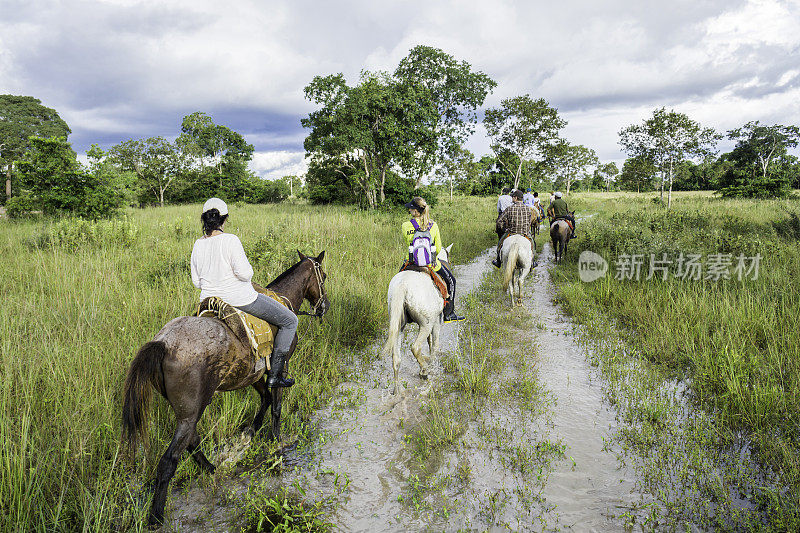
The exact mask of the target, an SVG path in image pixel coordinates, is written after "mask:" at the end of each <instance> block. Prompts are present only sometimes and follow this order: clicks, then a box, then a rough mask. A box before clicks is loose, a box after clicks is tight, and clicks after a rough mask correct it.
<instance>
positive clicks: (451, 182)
mask: <svg viewBox="0 0 800 533" xmlns="http://www.w3.org/2000/svg"><path fill="white" fill-rule="evenodd" d="M450 201H451V202H452V201H453V176H450Z"/></svg>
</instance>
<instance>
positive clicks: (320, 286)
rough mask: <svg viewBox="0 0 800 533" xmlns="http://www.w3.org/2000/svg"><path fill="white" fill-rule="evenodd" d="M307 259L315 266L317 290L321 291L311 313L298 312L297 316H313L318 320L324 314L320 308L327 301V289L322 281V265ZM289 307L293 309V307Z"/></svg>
mask: <svg viewBox="0 0 800 533" xmlns="http://www.w3.org/2000/svg"><path fill="white" fill-rule="evenodd" d="M306 259H308V260H309V261H311V264H312V265H314V278H316V280H317V288H318V289H319V298H317V301H316V302H315V303H314V307H312V308H311V312H310V313H308V312H306V311H298V312H297V316H301V315H305V316H313V317H316V318H322V314H321V313H320V312H319V306H320V304H322V301H323V300H324V299H325V287H324V285H323V284H324V281H323V280H322V271H321V265H320V264H319V263H317V262H316V261H314V260H313V259H311V258H310V257H307V258H306ZM289 307H290V308H291V306H289Z"/></svg>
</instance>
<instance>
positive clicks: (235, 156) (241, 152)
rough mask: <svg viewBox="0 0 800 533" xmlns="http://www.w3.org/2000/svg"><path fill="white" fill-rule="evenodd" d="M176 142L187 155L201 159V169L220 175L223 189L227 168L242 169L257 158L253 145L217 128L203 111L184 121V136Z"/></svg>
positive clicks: (226, 129)
mask: <svg viewBox="0 0 800 533" xmlns="http://www.w3.org/2000/svg"><path fill="white" fill-rule="evenodd" d="M175 142H176V143H177V144H178V145H179V146H180V147H181V148H182V150H183V151H184V152H185V153H187V154H188V155H191V156H193V157H195V158H197V160H198V163H199V166H200V168H201V169H204V168H205V167H207V166H210V167H211V168H213V169H214V170H215V171H216V174H217V176H218V178H219V186H220V188H222V186H223V177H224V176H225V175H227V174H229V173H226V172H223V169H224V167H225V165H226V164H227V166H228V167H231V166H233V167H240V166H242V165H241V164H242V163H245V166H246V163H247V162H248V161H250V160H251V159H252V158H253V151H254V148H253V145H252V144H248V143H247V142H246V141H245V140H244V137H242V135H241V134H239V133H237V132H235V131H233V130H232V129H230V128H229V127H227V126H222V125H220V124H215V123H214V121H213V120H211V117H209V116H208V115H206V114H205V113H202V112H200V111H196V112H194V113H192V114H191V115H187V116H185V117H183V120H182V121H181V134H180V136H178V138H177V139H176V141H175ZM206 160H208V161H206ZM207 162H208V163H210V165H207Z"/></svg>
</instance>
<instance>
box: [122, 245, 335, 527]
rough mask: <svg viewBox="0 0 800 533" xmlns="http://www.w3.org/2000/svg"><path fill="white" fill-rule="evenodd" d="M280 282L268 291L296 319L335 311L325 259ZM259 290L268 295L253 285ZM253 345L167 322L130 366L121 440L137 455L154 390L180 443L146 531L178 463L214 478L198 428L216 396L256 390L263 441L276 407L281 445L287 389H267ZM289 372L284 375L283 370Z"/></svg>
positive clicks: (157, 517) (159, 515)
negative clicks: (187, 460) (185, 461)
mask: <svg viewBox="0 0 800 533" xmlns="http://www.w3.org/2000/svg"><path fill="white" fill-rule="evenodd" d="M298 254H299V255H300V261H299V262H298V263H296V264H295V265H293V266H292V267H290V268H289V269H288V270H287V271H286V272H284V273H283V274H281V275H280V276H278V277H277V278H276V279H275V281H273V282H272V283H270V284H269V285H268V286H267V288H269V289H271V290H273V291H275V292H276V293H278V295H279V296H281V297H282V298H284V299H285V301H286V302H287V303H288V304H289V307H290V308H291V309H292V311H293V312H294V313H295V314H297V312H298V310H299V309H300V306H301V305H302V303H303V300H308V302H309V304H311V305H312V306H313V307H312V309H313V311H312V313H313V316H318V317H321V316H322V315H324V314H325V312H326V311H327V310H328V308H329V307H330V303H329V302H328V297H327V296H326V294H325V285H324V283H325V273H324V272H323V271H322V267H321V265H320V263H321V262H322V259H323V258H324V257H325V252H322V253H321V254H319V256H317V257H306V256H305V255H303V254H301V253H300V252H298ZM253 286H254V287H255V289H256V290H257V291H259V292H264V289H263V288H262V287H260V286H258V285H256V284H255V283H254V284H253ZM296 345H297V336H295V338H294V341H293V342H292V347H291V349H290V351H289V353H288V354H287V356H286V361H287V362H288V360H289V357H291V355H292V353H293V352H294V349H295V346H296ZM249 354H250V345H249V344H248V341H247V338H244V337H243V336H242V335H237V334H236V333H234V331H233V330H232V329H230V328H229V327H228V325H227V324H225V323H224V322H222V321H221V320H218V319H216V318H210V317H197V316H189V317H180V318H175V319H173V320H171V321H169V322H168V323H167V324H166V325H165V326H164V327H163V328H162V329H161V331H159V332H158V334H157V335H156V336H155V337H154V338H153V340H152V341H150V342H148V343H146V344H145V345H144V346H142V347H141V349H140V350H139V352H138V353H137V354H136V357H135V358H134V360H133V362H132V363H131V367H130V370H129V371H128V377H127V379H126V380H125V391H124V394H123V397H124V399H125V400H124V405H123V407H122V436H123V440H124V441H126V442H127V443H128V445H129V446H131V447H132V448H133V447H135V445H136V443H137V442H138V439H139V437H141V436H143V435H144V434H145V433H146V430H147V426H146V424H147V413H148V409H149V405H150V396H151V393H152V389H153V388H155V389H156V390H157V391H158V392H159V393H161V395H162V396H164V398H165V399H166V400H167V402H169V404H170V406H171V407H172V410H173V411H174V412H175V417H176V418H177V427H176V428H175V435H174V436H173V438H172V442H171V443H170V445H169V447H168V448H167V451H166V452H164V455H163V456H162V457H161V460H160V461H159V462H158V468H157V471H156V482H155V493H154V494H153V503H152V505H151V507H150V516H149V518H148V523H149V525H150V527H156V526H158V525H159V524H161V523H163V521H164V506H165V504H166V500H167V488H168V487H169V482H170V480H171V479H172V477H173V476H174V475H175V470H176V469H177V467H178V461H179V460H180V458H181V455H183V452H184V451H185V450H188V451H189V454H190V455H191V457H192V459H194V460H195V462H196V463H197V465H198V466H199V467H200V469H201V470H202V471H204V472H208V473H212V472H214V465H212V464H211V462H210V461H209V460H208V459H207V458H206V456H205V455H204V454H203V452H202V450H201V449H200V436H199V435H198V434H197V422H198V421H199V420H200V417H201V416H202V415H203V411H204V410H205V408H206V407H207V406H208V404H209V403H211V398H212V397H213V396H214V393H215V392H216V391H230V390H235V389H241V388H244V387H247V386H250V385H252V386H253V388H254V389H256V391H257V392H258V394H259V396H260V397H261V406H260V408H259V410H258V413H256V416H255V419H254V420H253V426H252V431H253V432H254V433H257V432H258V431H259V430H260V429H261V425H262V423H263V421H264V414H265V413H266V411H267V408H268V407H270V406H271V407H272V423H271V424H270V428H269V435H268V436H269V437H270V438H274V439H279V438H280V416H281V398H282V393H283V392H282V391H283V389H282V388H273V389H272V390H270V389H268V388H267V384H266V380H265V379H264V372H265V368H263V367H261V368H258V367H255V368H254V366H253V365H252V358H251V357H250V355H249ZM284 372H286V369H284Z"/></svg>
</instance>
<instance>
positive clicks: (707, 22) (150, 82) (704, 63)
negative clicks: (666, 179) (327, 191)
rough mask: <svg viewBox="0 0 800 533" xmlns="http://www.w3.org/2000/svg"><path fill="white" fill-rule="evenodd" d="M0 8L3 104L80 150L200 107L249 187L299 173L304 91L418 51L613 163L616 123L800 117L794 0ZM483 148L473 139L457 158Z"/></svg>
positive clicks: (34, 3)
mask: <svg viewBox="0 0 800 533" xmlns="http://www.w3.org/2000/svg"><path fill="white" fill-rule="evenodd" d="M0 12H3V13H4V14H3V18H2V20H0V93H4V92H12V93H15V94H28V95H32V96H35V97H37V98H40V99H41V100H42V101H43V103H45V105H48V106H49V107H53V108H55V109H56V110H58V111H59V112H60V113H61V115H62V117H63V118H65V120H67V122H68V123H69V124H70V126H71V128H72V129H73V132H74V134H73V139H76V138H77V139H79V140H78V141H77V143H78V145H77V146H76V149H77V150H78V151H83V150H85V149H86V148H88V145H89V144H90V143H91V142H101V144H113V143H115V142H119V141H121V140H125V139H128V138H136V137H149V136H154V135H164V136H167V137H174V136H175V135H177V133H178V126H179V122H180V118H181V117H182V116H183V115H185V114H188V113H190V112H192V111H196V110H201V111H204V112H207V113H209V114H210V115H211V116H212V118H215V120H217V121H218V122H220V123H223V124H225V125H227V126H229V127H231V128H232V129H234V130H236V131H239V132H240V133H242V134H243V135H244V136H245V138H246V139H247V140H248V141H249V142H251V143H253V144H254V145H255V146H256V150H257V153H256V157H255V158H254V161H253V163H252V165H251V167H252V168H253V169H254V170H255V171H256V172H258V173H259V174H260V175H264V176H271V177H279V176H281V175H285V174H291V173H302V172H304V171H305V162H304V159H303V156H304V152H302V142H303V138H304V137H305V135H306V133H307V132H305V131H303V130H302V128H300V126H299V120H300V118H301V117H303V116H306V115H307V114H308V112H309V111H311V110H312V109H313V106H312V105H311V104H310V103H309V102H307V101H306V100H305V99H304V96H303V87H304V86H305V85H306V84H308V82H309V81H310V80H311V79H312V78H313V76H315V75H318V74H320V75H324V74H330V73H336V72H343V73H344V74H345V76H346V77H347V79H348V81H350V82H351V83H352V82H355V81H356V79H357V76H358V73H359V71H361V70H362V69H382V70H393V69H394V67H395V66H396V65H397V63H398V61H399V60H400V59H401V58H402V57H404V56H405V55H406V54H407V52H408V50H409V49H410V48H412V47H413V46H415V45H418V44H427V45H431V46H436V47H440V48H442V49H444V50H445V51H447V52H448V53H451V54H452V55H454V56H455V57H456V58H458V59H464V60H466V61H468V62H469V63H471V64H472V66H473V68H475V69H476V70H481V71H483V72H485V73H487V74H488V75H490V76H491V77H492V78H494V79H495V80H496V81H497V82H498V87H497V89H496V90H495V93H494V94H493V95H491V96H490V97H489V99H488V100H487V106H496V105H498V104H499V102H500V100H501V99H503V98H507V97H511V96H516V95H520V94H525V93H529V94H531V95H532V96H533V97H540V96H541V97H544V98H546V99H547V100H548V101H549V102H550V103H551V105H554V106H555V107H557V108H558V109H559V111H560V112H561V113H562V114H563V115H564V116H565V118H567V119H568V120H569V122H570V123H569V125H568V126H567V128H566V129H565V132H564V133H565V135H566V136H567V137H568V139H569V140H570V141H572V142H578V143H581V144H585V145H587V146H590V147H592V148H594V149H595V150H596V151H597V152H598V154H599V155H600V157H601V158H607V159H616V158H620V157H623V156H622V154H621V153H620V152H619V149H618V146H617V132H618V131H619V129H620V128H621V127H623V126H625V125H627V124H632V123H638V122H640V121H641V120H642V119H643V118H645V117H646V116H649V114H650V113H651V112H652V110H653V109H654V108H656V107H660V106H667V107H669V108H672V107H674V108H675V109H677V110H679V111H682V112H686V113H689V114H690V116H691V117H692V118H694V119H696V120H699V121H700V122H702V123H704V124H705V125H709V126H713V127H716V128H717V129H719V130H721V131H722V130H724V129H730V128H733V127H736V126H738V125H741V124H743V123H744V122H746V121H747V120H753V119H759V120H762V122H773V123H774V122H778V123H783V124H790V123H794V124H797V123H800V109H798V104H797V103H796V102H797V101H798V100H797V96H798V95H797V87H798V83H800V80H799V79H798V77H799V76H800V75H799V74H798V70H800V67H799V66H798V60H797V59H796V58H797V57H798V53H799V52H800V4H798V2H796V1H786V2H781V1H777V0H747V1H744V0H708V1H704V2H696V1H691V0H678V1H676V2H662V3H653V2H630V1H626V0H609V1H607V2H594V1H589V0H584V1H574V2H557V3H553V2H543V1H539V2H515V1H512V0H498V1H494V2H474V1H472V2H467V1H459V0H443V1H440V2H430V1H429V0H425V1H423V0H409V1H407V2H374V1H371V0H347V1H345V2H344V3H332V2H318V1H314V0H294V1H291V2H290V1H277V0H273V1H267V2H264V1H261V0H242V1H240V2H237V3H236V6H235V8H234V7H233V6H232V5H229V4H225V3H219V2H215V1H213V0H180V1H176V2H170V3H163V2H156V1H147V2H132V1H129V0H114V1H102V2H100V1H95V2H92V1H86V2H63V3H52V2H40V1H38V0H30V1H27V2H22V1H20V0H0ZM218 116H221V117H225V119H218V118H217V117H218ZM229 117H230V118H229ZM98 137H102V140H101V139H98ZM488 144H489V143H488V140H487V139H486V138H485V136H484V132H483V130H482V129H481V128H478V131H477V133H476V136H475V137H473V139H471V140H470V142H469V145H468V147H469V148H470V149H472V150H473V151H475V153H476V155H478V156H480V155H482V154H484V153H488V152H489V148H488Z"/></svg>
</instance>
